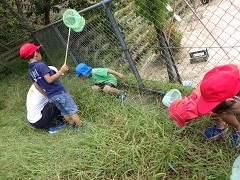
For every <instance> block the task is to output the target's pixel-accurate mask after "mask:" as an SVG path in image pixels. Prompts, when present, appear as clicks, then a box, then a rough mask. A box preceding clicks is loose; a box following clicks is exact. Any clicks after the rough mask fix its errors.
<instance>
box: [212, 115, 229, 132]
mask: <svg viewBox="0 0 240 180" xmlns="http://www.w3.org/2000/svg"><path fill="white" fill-rule="evenodd" d="M211 120H212V121H213V124H215V125H216V127H217V128H218V129H223V128H224V126H226V123H225V122H224V121H223V120H222V118H221V117H220V116H219V115H217V114H215V115H212V116H211Z"/></svg>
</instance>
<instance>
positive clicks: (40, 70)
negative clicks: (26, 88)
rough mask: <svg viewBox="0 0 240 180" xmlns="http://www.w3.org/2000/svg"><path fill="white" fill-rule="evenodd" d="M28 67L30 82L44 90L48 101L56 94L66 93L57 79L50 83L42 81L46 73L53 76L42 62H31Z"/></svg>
mask: <svg viewBox="0 0 240 180" xmlns="http://www.w3.org/2000/svg"><path fill="white" fill-rule="evenodd" d="M28 67H29V70H28V74H29V76H30V78H31V80H32V82H36V83H37V84H38V85H39V86H40V87H41V88H42V89H43V90H45V92H46V94H47V97H48V98H49V99H50V98H51V97H53V96H55V95H57V94H61V93H62V91H64V92H66V89H65V87H64V86H63V85H62V83H61V82H60V81H59V80H58V79H57V80H55V81H54V82H52V83H48V82H47V81H46V80H45V79H44V76H45V75H46V74H47V73H49V74H50V76H52V75H54V73H53V72H52V70H51V69H50V68H49V67H48V66H47V65H46V64H44V63H43V62H33V63H30V64H29V65H28Z"/></svg>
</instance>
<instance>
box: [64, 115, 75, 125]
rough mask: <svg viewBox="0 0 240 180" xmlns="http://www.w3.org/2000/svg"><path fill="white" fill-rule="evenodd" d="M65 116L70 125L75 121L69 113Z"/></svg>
mask: <svg viewBox="0 0 240 180" xmlns="http://www.w3.org/2000/svg"><path fill="white" fill-rule="evenodd" d="M63 117H64V119H65V120H66V121H67V122H68V123H69V124H70V125H72V124H73V123H74V121H73V120H72V117H71V116H70V115H69V114H67V115H64V116H63Z"/></svg>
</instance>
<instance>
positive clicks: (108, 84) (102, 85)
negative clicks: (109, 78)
mask: <svg viewBox="0 0 240 180" xmlns="http://www.w3.org/2000/svg"><path fill="white" fill-rule="evenodd" d="M95 85H96V86H99V87H100V88H101V89H103V88H104V87H105V86H106V85H107V86H110V87H113V88H116V86H115V85H114V84H112V83H109V82H106V83H100V84H95Z"/></svg>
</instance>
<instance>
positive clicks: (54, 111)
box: [30, 102, 63, 129]
mask: <svg viewBox="0 0 240 180" xmlns="http://www.w3.org/2000/svg"><path fill="white" fill-rule="evenodd" d="M41 113H42V118H41V119H39V120H38V121H37V122H35V123H30V124H31V125H33V126H34V127H35V128H39V129H43V128H48V127H54V126H56V125H57V123H58V122H59V123H61V122H63V117H62V116H61V112H60V110H59V109H58V108H57V107H56V106H55V105H54V104H53V103H49V102H48V103H47V104H46V105H45V106H44V108H43V110H42V111H41Z"/></svg>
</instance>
